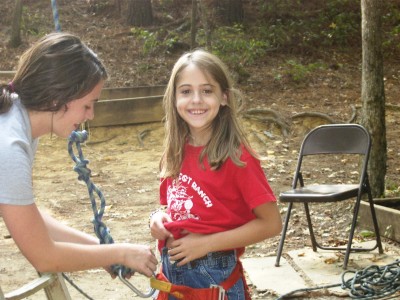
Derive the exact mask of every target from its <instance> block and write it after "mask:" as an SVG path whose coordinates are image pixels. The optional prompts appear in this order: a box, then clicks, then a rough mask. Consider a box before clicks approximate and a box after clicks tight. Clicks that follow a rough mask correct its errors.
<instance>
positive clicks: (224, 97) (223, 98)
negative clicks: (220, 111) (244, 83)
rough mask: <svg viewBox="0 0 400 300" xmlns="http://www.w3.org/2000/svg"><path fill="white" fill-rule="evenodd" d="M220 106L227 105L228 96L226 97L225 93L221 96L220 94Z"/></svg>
mask: <svg viewBox="0 0 400 300" xmlns="http://www.w3.org/2000/svg"><path fill="white" fill-rule="evenodd" d="M221 105H222V106H225V105H228V95H227V94H226V93H223V94H222V101H221Z"/></svg>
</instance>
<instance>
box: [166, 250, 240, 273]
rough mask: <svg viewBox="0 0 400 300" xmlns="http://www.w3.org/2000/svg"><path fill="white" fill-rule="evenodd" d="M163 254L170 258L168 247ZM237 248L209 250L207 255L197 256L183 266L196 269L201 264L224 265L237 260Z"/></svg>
mask: <svg viewBox="0 0 400 300" xmlns="http://www.w3.org/2000/svg"><path fill="white" fill-rule="evenodd" d="M163 256H164V257H165V258H167V259H169V256H168V249H167V248H164V249H163ZM236 260H237V258H236V250H227V251H215V252H209V253H207V254H206V255H204V256H202V257H200V258H197V259H195V260H192V261H190V262H188V263H187V264H185V265H184V266H181V268H185V267H186V268H189V269H194V268H196V267H197V266H198V265H199V264H204V265H207V266H210V267H211V266H217V265H220V266H223V265H225V264H228V263H229V262H231V263H232V261H234V262H236ZM177 262H179V261H176V262H171V264H174V263H177Z"/></svg>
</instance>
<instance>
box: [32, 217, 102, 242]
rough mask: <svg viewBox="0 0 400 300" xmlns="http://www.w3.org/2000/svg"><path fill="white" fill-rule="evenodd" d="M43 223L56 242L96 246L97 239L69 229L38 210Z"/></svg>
mask: <svg viewBox="0 0 400 300" xmlns="http://www.w3.org/2000/svg"><path fill="white" fill-rule="evenodd" d="M39 212H40V214H41V216H42V218H43V221H44V223H45V225H46V227H47V229H48V231H49V234H50V237H51V239H53V240H54V241H56V242H70V243H77V244H88V245H98V244H99V239H98V238H97V237H95V236H92V235H90V234H87V233H84V232H82V231H79V230H76V229H74V228H71V227H69V226H67V225H65V224H63V223H61V222H59V221H57V220H56V219H54V218H53V217H52V216H50V215H49V214H47V213H46V212H43V211H42V210H39Z"/></svg>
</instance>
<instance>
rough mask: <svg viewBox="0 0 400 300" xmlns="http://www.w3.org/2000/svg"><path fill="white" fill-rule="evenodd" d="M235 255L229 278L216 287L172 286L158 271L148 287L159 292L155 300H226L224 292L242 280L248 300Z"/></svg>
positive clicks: (240, 265)
mask: <svg viewBox="0 0 400 300" xmlns="http://www.w3.org/2000/svg"><path fill="white" fill-rule="evenodd" d="M239 256H240V254H239V255H238V254H237V257H238V259H237V264H236V266H235V268H234V269H233V271H232V273H231V274H230V275H229V277H228V278H227V279H226V280H225V281H223V282H222V283H220V284H218V285H211V286H210V287H209V288H192V287H189V286H183V285H176V284H172V283H171V282H170V281H169V280H168V278H167V277H166V276H165V275H164V274H163V272H162V271H161V270H160V272H159V274H157V276H156V277H155V278H151V279H150V286H151V287H152V288H153V289H156V290H159V294H158V296H157V298H156V299H157V300H168V295H169V294H170V295H172V296H174V297H175V298H177V299H190V300H227V299H228V298H227V295H226V291H228V290H229V289H230V288H231V287H232V286H234V285H235V283H236V282H237V281H238V280H239V279H240V278H242V279H243V284H244V287H245V295H246V300H250V299H251V298H250V293H249V291H248V286H247V284H246V280H245V278H244V271H243V265H242V263H241V262H240V260H239Z"/></svg>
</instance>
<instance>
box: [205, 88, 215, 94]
mask: <svg viewBox="0 0 400 300" xmlns="http://www.w3.org/2000/svg"><path fill="white" fill-rule="evenodd" d="M212 92H213V91H212V89H205V90H203V93H204V94H212Z"/></svg>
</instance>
